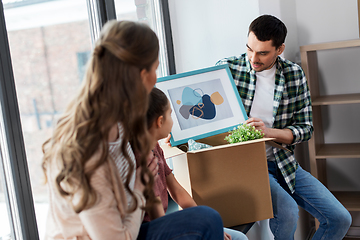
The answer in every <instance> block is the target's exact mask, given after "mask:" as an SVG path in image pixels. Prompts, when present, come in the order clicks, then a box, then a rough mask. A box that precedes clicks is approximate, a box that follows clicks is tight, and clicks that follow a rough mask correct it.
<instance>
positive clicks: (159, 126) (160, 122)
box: [156, 116, 164, 128]
mask: <svg viewBox="0 0 360 240" xmlns="http://www.w3.org/2000/svg"><path fill="white" fill-rule="evenodd" d="M163 122H164V116H160V117H158V118H157V120H156V127H157V128H161V127H162V125H163Z"/></svg>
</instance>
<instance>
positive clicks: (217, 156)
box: [163, 133, 281, 227]
mask: <svg viewBox="0 0 360 240" xmlns="http://www.w3.org/2000/svg"><path fill="white" fill-rule="evenodd" d="M226 134H227V133H225V134H219V135H216V136H212V137H209V138H206V139H202V140H199V142H203V143H207V144H209V145H212V146H215V147H212V148H207V149H201V150H197V151H189V152H186V153H185V152H184V151H182V150H180V149H179V148H177V147H168V146H163V150H164V154H165V157H166V158H168V157H172V165H173V168H174V169H173V171H174V175H175V177H176V179H177V180H178V182H179V183H180V184H181V185H182V186H183V187H184V188H185V189H186V190H187V191H188V192H189V194H190V195H191V196H192V197H193V198H194V200H195V202H196V203H197V204H198V205H206V206H209V207H212V208H214V209H215V210H217V211H218V212H219V213H220V215H221V217H222V219H223V223H224V226H225V227H232V226H237V225H241V224H245V223H249V222H255V221H259V220H264V219H269V218H272V217H273V210H272V203H271V194H270V186H269V177H268V169H267V160H266V150H265V142H267V143H270V144H271V145H273V146H277V147H281V146H280V145H277V144H276V143H274V142H272V141H271V140H272V139H269V138H263V139H259V140H252V141H247V142H243V143H235V144H225V143H226V142H225V140H223V139H224V136H225V135H226ZM183 147H184V146H180V148H183Z"/></svg>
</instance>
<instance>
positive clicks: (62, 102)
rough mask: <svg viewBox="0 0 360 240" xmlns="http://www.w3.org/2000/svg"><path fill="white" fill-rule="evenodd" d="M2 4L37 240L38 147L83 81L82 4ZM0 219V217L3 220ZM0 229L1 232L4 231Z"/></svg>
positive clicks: (86, 34) (44, 0) (62, 0)
mask: <svg viewBox="0 0 360 240" xmlns="http://www.w3.org/2000/svg"><path fill="white" fill-rule="evenodd" d="M3 4H4V13H5V21H6V28H7V31H8V39H9V45H10V53H11V61H12V66H13V72H14V78H15V85H16V92H17V98H18V104H19V111H20V118H21V124H22V130H23V136H24V142H25V150H26V157H27V161H28V168H29V175H30V181H31V187H32V193H33V198H34V203H35V213H36V219H37V224H38V229H39V236H40V239H43V237H44V231H45V227H46V217H47V210H48V195H47V188H46V185H45V184H44V175H43V172H42V168H41V163H42V156H43V154H42V150H41V147H42V144H43V142H44V141H45V140H46V139H48V138H49V137H50V136H51V133H52V130H53V126H54V123H55V122H56V120H57V119H58V117H59V116H60V115H61V114H62V112H63V111H64V109H65V107H66V106H67V104H68V101H69V99H71V98H73V96H74V95H75V94H76V92H77V89H78V88H79V86H80V83H81V81H82V78H83V76H84V68H85V65H86V62H87V60H88V58H89V56H90V52H91V48H92V46H91V39H90V27H89V21H88V12H87V3H86V0H23V1H19V0H17V1H14V0H12V1H10V0H8V1H6V0H5V1H4V0H3ZM0 193H1V196H2V195H3V194H2V192H0ZM0 200H1V199H0ZM0 203H1V204H2V201H1V202H0ZM2 206H3V205H1V206H0V207H2ZM0 211H2V208H1V209H0ZM0 214H1V215H0V218H2V217H3V216H6V215H3V214H2V212H0ZM0 224H1V223H0ZM3 226H4V225H1V227H0V229H1V231H3V230H4V231H5V229H4V228H3ZM1 234H2V232H1ZM5 234H6V233H5ZM0 239H1V236H0ZM5 239H6V238H5Z"/></svg>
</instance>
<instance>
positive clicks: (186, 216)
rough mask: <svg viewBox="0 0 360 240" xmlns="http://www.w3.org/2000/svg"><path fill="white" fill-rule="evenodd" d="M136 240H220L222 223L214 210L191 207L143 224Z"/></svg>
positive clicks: (222, 232)
mask: <svg viewBox="0 0 360 240" xmlns="http://www.w3.org/2000/svg"><path fill="white" fill-rule="evenodd" d="M137 239H138V240H140V239H141V240H143V239H144V240H145V239H154V240H155V239H158V240H164V239H167V240H172V239H189V240H193V239H194V240H195V239H196V240H200V239H204V240H205V239H209V240H222V239H224V230H223V223H222V220H221V217H220V215H219V213H218V212H216V211H215V210H214V209H212V208H209V207H206V206H198V207H191V208H186V209H184V210H181V211H177V212H174V213H170V214H168V215H165V216H163V217H160V218H157V219H155V220H152V221H151V222H147V223H143V224H142V225H141V227H140V232H139V235H138V238H137Z"/></svg>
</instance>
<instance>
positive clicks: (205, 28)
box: [169, 0, 259, 73]
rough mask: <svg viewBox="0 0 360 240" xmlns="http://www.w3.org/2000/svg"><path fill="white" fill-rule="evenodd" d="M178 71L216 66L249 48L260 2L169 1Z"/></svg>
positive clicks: (223, 0) (255, 0) (253, 0)
mask: <svg viewBox="0 0 360 240" xmlns="http://www.w3.org/2000/svg"><path fill="white" fill-rule="evenodd" d="M169 8H170V15H171V27H172V33H173V42H174V51H175V63H176V72H177V73H181V72H186V71H190V70H195V69H199V68H204V67H210V66H214V65H215V63H216V62H217V61H218V60H219V59H221V58H224V57H228V56H234V55H240V54H241V53H243V52H244V51H245V50H246V48H245V44H246V42H247V30H248V26H249V23H250V22H251V21H252V20H253V19H254V18H256V17H257V16H258V15H259V6H258V1H257V0H241V1H238V0H222V1H219V0H195V1H194V0H169Z"/></svg>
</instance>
